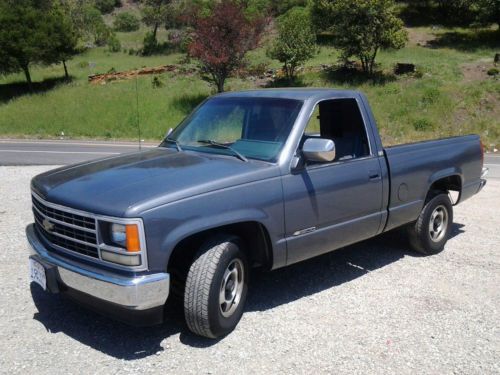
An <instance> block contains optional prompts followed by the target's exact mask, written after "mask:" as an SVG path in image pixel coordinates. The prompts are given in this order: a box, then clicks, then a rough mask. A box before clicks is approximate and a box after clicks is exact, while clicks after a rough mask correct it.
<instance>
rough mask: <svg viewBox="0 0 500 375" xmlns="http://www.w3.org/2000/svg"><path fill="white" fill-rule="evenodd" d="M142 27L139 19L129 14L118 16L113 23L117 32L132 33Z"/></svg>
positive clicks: (124, 13)
mask: <svg viewBox="0 0 500 375" xmlns="http://www.w3.org/2000/svg"><path fill="white" fill-rule="evenodd" d="M139 27H140V21H139V18H137V17H136V16H135V15H133V14H132V13H129V12H123V13H120V14H118V15H117V16H116V17H115V20H114V21H113V28H114V29H115V30H116V31H123V32H130V31H137V30H139Z"/></svg>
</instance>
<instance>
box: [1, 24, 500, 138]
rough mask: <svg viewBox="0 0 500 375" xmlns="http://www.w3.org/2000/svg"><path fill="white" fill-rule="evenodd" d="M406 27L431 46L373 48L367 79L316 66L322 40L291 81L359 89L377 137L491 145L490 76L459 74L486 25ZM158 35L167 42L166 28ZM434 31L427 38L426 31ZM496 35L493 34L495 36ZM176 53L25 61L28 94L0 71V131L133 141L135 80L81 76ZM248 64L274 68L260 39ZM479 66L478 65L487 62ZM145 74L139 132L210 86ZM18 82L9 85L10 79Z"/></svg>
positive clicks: (483, 47) (334, 56)
mask: <svg viewBox="0 0 500 375" xmlns="http://www.w3.org/2000/svg"><path fill="white" fill-rule="evenodd" d="M412 31H414V32H416V33H419V34H421V35H426V36H432V37H435V38H436V40H435V41H434V42H432V43H433V44H432V48H429V47H422V46H418V45H417V44H416V43H415V42H414V41H410V43H409V44H408V46H407V47H406V48H404V49H402V50H399V51H382V52H381V53H380V54H379V56H378V58H377V62H378V63H379V67H378V68H379V70H380V71H381V73H380V74H378V75H377V76H376V77H375V78H367V77H364V76H362V75H359V74H355V75H345V74H339V73H338V72H333V73H332V72H330V73H328V72H322V71H319V70H318V67H319V66H320V65H321V64H327V65H332V64H335V63H336V62H337V60H338V56H339V54H338V51H336V50H334V49H332V48H329V47H326V46H322V47H321V48H320V51H319V53H318V54H317V55H316V56H315V57H314V58H313V59H312V60H310V61H309V62H308V63H307V64H306V70H305V73H302V74H301V76H300V77H299V78H300V79H299V81H298V83H299V84H301V85H303V86H316V87H332V88H350V89H358V90H361V91H363V92H364V93H366V95H367V96H368V98H369V100H370V103H371V105H372V108H373V111H374V113H375V117H376V119H377V121H378V125H379V127H380V132H381V134H382V137H383V141H384V143H385V144H395V143H402V142H408V141H417V140H423V139H430V138H435V137H443V136H451V135H460V134H468V133H478V134H480V135H481V137H482V139H483V141H484V142H485V144H486V145H487V146H490V145H496V147H497V148H498V145H499V144H500V109H499V107H500V81H499V80H498V79H496V80H495V79H494V78H493V77H488V76H487V75H486V73H484V77H483V76H481V77H480V78H479V79H477V77H476V78H474V79H470V78H468V77H464V74H463V71H464V69H463V67H464V65H466V64H469V65H471V66H474V64H476V65H478V69H481V68H480V67H481V66H483V65H484V66H486V67H490V66H492V60H493V56H494V53H495V52H498V51H499V50H500V43H499V42H498V40H499V39H500V38H497V39H495V38H494V37H491V35H492V33H493V31H491V30H482V31H480V33H479V35H481V38H477V37H476V34H475V31H470V30H463V29H441V30H438V31H432V30H430V29H429V28H424V27H421V28H415V29H412ZM145 32H146V29H144V28H142V29H141V30H139V31H137V32H134V33H119V34H118V37H119V38H120V40H121V42H122V45H123V46H124V47H125V48H127V49H129V48H139V47H140V44H141V40H142V38H143V36H144V33H145ZM161 33H162V34H161V35H160V37H161V38H162V40H166V38H167V36H166V32H165V31H164V30H162V31H161ZM433 33H435V35H433ZM494 35H495V34H493V36H494ZM182 57H183V55H181V54H170V55H165V56H152V57H141V56H135V55H128V53H123V52H120V53H110V52H108V51H107V49H106V48H96V49H92V50H89V51H87V52H85V53H84V54H82V55H79V56H77V57H75V58H74V59H73V60H71V61H70V62H69V65H68V67H69V71H70V74H71V75H72V76H73V80H72V81H71V82H70V83H66V82H64V81H61V80H58V78H59V77H61V76H62V75H63V69H62V66H50V67H33V68H32V76H33V80H34V81H36V82H43V84H39V85H38V86H35V92H34V93H32V94H28V93H27V91H26V88H25V87H24V85H22V84H20V82H23V81H24V77H23V76H22V75H19V74H15V75H9V76H6V77H2V76H0V136H3V137H39V138H51V137H58V136H59V135H60V134H61V132H64V134H65V136H66V137H70V138H81V137H89V138H103V139H136V137H137V106H136V99H137V98H136V81H135V80H129V81H120V82H113V83H108V84H106V85H102V86H101V85H91V84H89V83H88V82H87V76H88V75H89V74H92V73H104V72H107V71H108V70H110V69H111V68H114V69H115V70H116V71H122V70H129V69H134V68H140V67H144V66H158V65H164V64H174V63H179V62H180V61H181V59H182ZM248 60H249V62H250V64H251V65H254V66H255V65H258V64H261V63H264V64H267V65H268V66H269V67H272V68H279V66H280V64H279V63H278V62H277V61H271V60H270V59H269V58H267V57H266V54H265V46H263V47H262V48H260V49H258V50H256V51H252V52H251V53H250V54H249V55H248ZM396 62H410V63H414V64H416V65H417V67H418V70H419V72H420V74H419V75H418V77H417V76H394V75H393V74H392V73H391V72H392V67H393V66H394V64H395V63H396ZM486 70H487V69H486ZM152 79H153V77H152V76H143V77H140V78H138V79H137V89H138V90H137V91H138V99H139V108H138V113H139V119H140V124H141V130H142V137H143V138H144V139H148V140H158V139H160V137H162V136H163V135H164V134H165V132H166V131H167V130H168V129H169V128H170V127H174V126H175V125H176V124H177V123H178V122H179V121H180V120H181V119H182V118H183V117H184V116H186V115H187V114H188V113H189V112H190V111H191V110H192V108H194V106H196V105H197V104H198V103H199V102H200V101H201V100H203V99H204V98H205V97H207V96H208V95H210V94H211V93H213V88H212V87H210V86H209V85H208V84H207V83H206V82H204V81H202V80H201V79H200V78H199V76H197V75H192V76H185V75H180V74H171V73H166V74H163V75H161V76H160V80H161V81H162V83H163V86H162V87H161V88H153V85H152ZM16 82H17V84H16ZM254 87H255V83H254V81H252V80H246V79H237V78H233V79H230V80H229V81H228V82H227V86H226V89H227V90H239V89H247V88H254Z"/></svg>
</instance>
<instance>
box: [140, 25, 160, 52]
mask: <svg viewBox="0 0 500 375" xmlns="http://www.w3.org/2000/svg"><path fill="white" fill-rule="evenodd" d="M157 51H158V41H157V40H156V37H155V35H154V34H153V33H152V32H150V31H148V32H147V33H146V36H145V37H144V42H143V47H142V54H143V55H144V56H150V55H152V54H154V53H155V52H157Z"/></svg>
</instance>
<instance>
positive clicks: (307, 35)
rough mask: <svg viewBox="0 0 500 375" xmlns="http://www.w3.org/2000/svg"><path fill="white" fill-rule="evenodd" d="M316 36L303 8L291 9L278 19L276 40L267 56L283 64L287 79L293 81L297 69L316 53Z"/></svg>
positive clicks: (307, 14)
mask: <svg viewBox="0 0 500 375" xmlns="http://www.w3.org/2000/svg"><path fill="white" fill-rule="evenodd" d="M316 50H317V47H316V35H315V33H314V31H313V28H312V25H311V22H310V20H309V13H308V11H307V10H306V9H304V8H293V9H291V10H289V11H288V12H286V13H285V14H284V15H283V16H281V17H279V18H278V38H277V39H276V40H275V42H274V44H273V46H272V47H271V49H270V50H269V51H268V55H269V56H270V57H271V58H273V59H276V60H279V61H280V62H281V63H283V70H284V72H285V75H286V77H287V78H288V79H290V80H291V79H293V78H294V77H295V74H296V70H297V67H299V66H300V65H302V64H303V63H304V62H306V61H307V60H309V59H310V58H311V57H313V56H314V54H315V53H316Z"/></svg>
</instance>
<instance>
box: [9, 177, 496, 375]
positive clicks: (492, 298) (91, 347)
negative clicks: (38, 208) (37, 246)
mask: <svg viewBox="0 0 500 375" xmlns="http://www.w3.org/2000/svg"><path fill="white" fill-rule="evenodd" d="M46 169H47V168H46V167H0V196H1V197H2V200H1V202H0V233H1V241H2V242H1V252H0V280H1V284H0V285H1V293H0V353H1V355H0V372H4V373H9V374H15V373H23V374H29V373H36V374H46V373H47V374H54V373H64V374H73V373H74V374H77V373H78V374H80V373H98V372H99V373H103V372H104V373H119V374H121V373H159V372H160V371H161V372H162V373H175V374H179V373H207V374H218V373H225V374H231V373H263V372H279V373H311V372H313V371H315V372H319V373H336V374H342V373H348V374H352V373H360V374H366V373H370V374H371V373H379V374H386V373H397V374H409V373H420V374H455V373H458V374H499V373H500V335H499V334H500V330H499V319H498V318H499V314H498V313H499V308H500V298H499V297H500V295H499V285H500V273H499V270H500V258H499V253H498V250H497V248H496V247H497V246H498V245H499V244H500V219H499V217H498V213H497V210H498V205H500V180H491V181H489V183H488V185H487V186H486V187H485V189H484V190H483V192H482V193H481V194H479V195H477V196H475V197H474V198H472V199H470V200H469V201H467V202H466V203H464V204H463V205H460V206H458V207H457V208H456V210H455V225H454V230H453V238H452V239H450V241H449V242H448V245H447V247H446V251H444V252H443V253H441V254H439V255H437V256H432V257H427V258H425V257H419V256H416V255H415V254H413V253H411V252H409V251H408V250H407V249H408V247H407V245H406V243H405V241H404V239H403V238H401V237H400V236H399V235H398V234H397V233H389V234H386V235H384V236H382V237H379V238H377V239H374V240H370V241H365V242H363V243H361V244H358V245H355V246H350V247H348V248H345V249H341V250H338V251H336V252H333V253H331V254H327V255H324V256H321V257H319V258H316V259H313V260H310V261H307V262H304V263H301V264H298V265H295V266H291V267H288V268H285V269H282V270H277V271H275V272H271V273H267V274H262V273H255V274H254V275H252V276H253V280H252V285H251V288H250V292H249V300H248V303H247V308H246V312H245V314H244V316H243V318H242V320H241V322H240V324H239V326H238V327H237V329H236V330H235V331H234V332H233V333H232V334H231V335H229V336H228V337H226V338H224V339H222V340H220V341H210V340H205V339H201V338H198V337H196V336H194V335H192V334H190V333H189V331H188V330H187V328H186V326H185V324H184V323H183V319H182V315H181V314H180V312H179V309H178V308H176V307H175V306H173V307H170V308H169V310H168V311H169V312H168V315H169V319H170V320H169V321H168V322H167V323H165V324H164V325H162V326H159V327H153V328H147V329H134V328H130V327H127V326H125V325H122V324H120V323H117V322H114V321H112V320H109V319H107V318H104V317H101V316H99V315H97V314H94V313H92V312H89V311H86V310H84V309H82V308H80V307H79V306H77V305H75V304H73V303H72V302H69V301H66V300H65V299H63V298H61V297H60V296H57V295H49V294H46V293H44V292H42V291H41V289H40V288H38V286H32V287H31V288H30V286H29V284H28V265H27V263H28V262H27V245H26V241H25V238H24V227H25V225H26V224H28V223H30V222H31V220H32V218H31V212H30V199H29V180H30V178H31V177H32V176H34V175H35V174H37V173H40V172H42V171H44V170H46Z"/></svg>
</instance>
